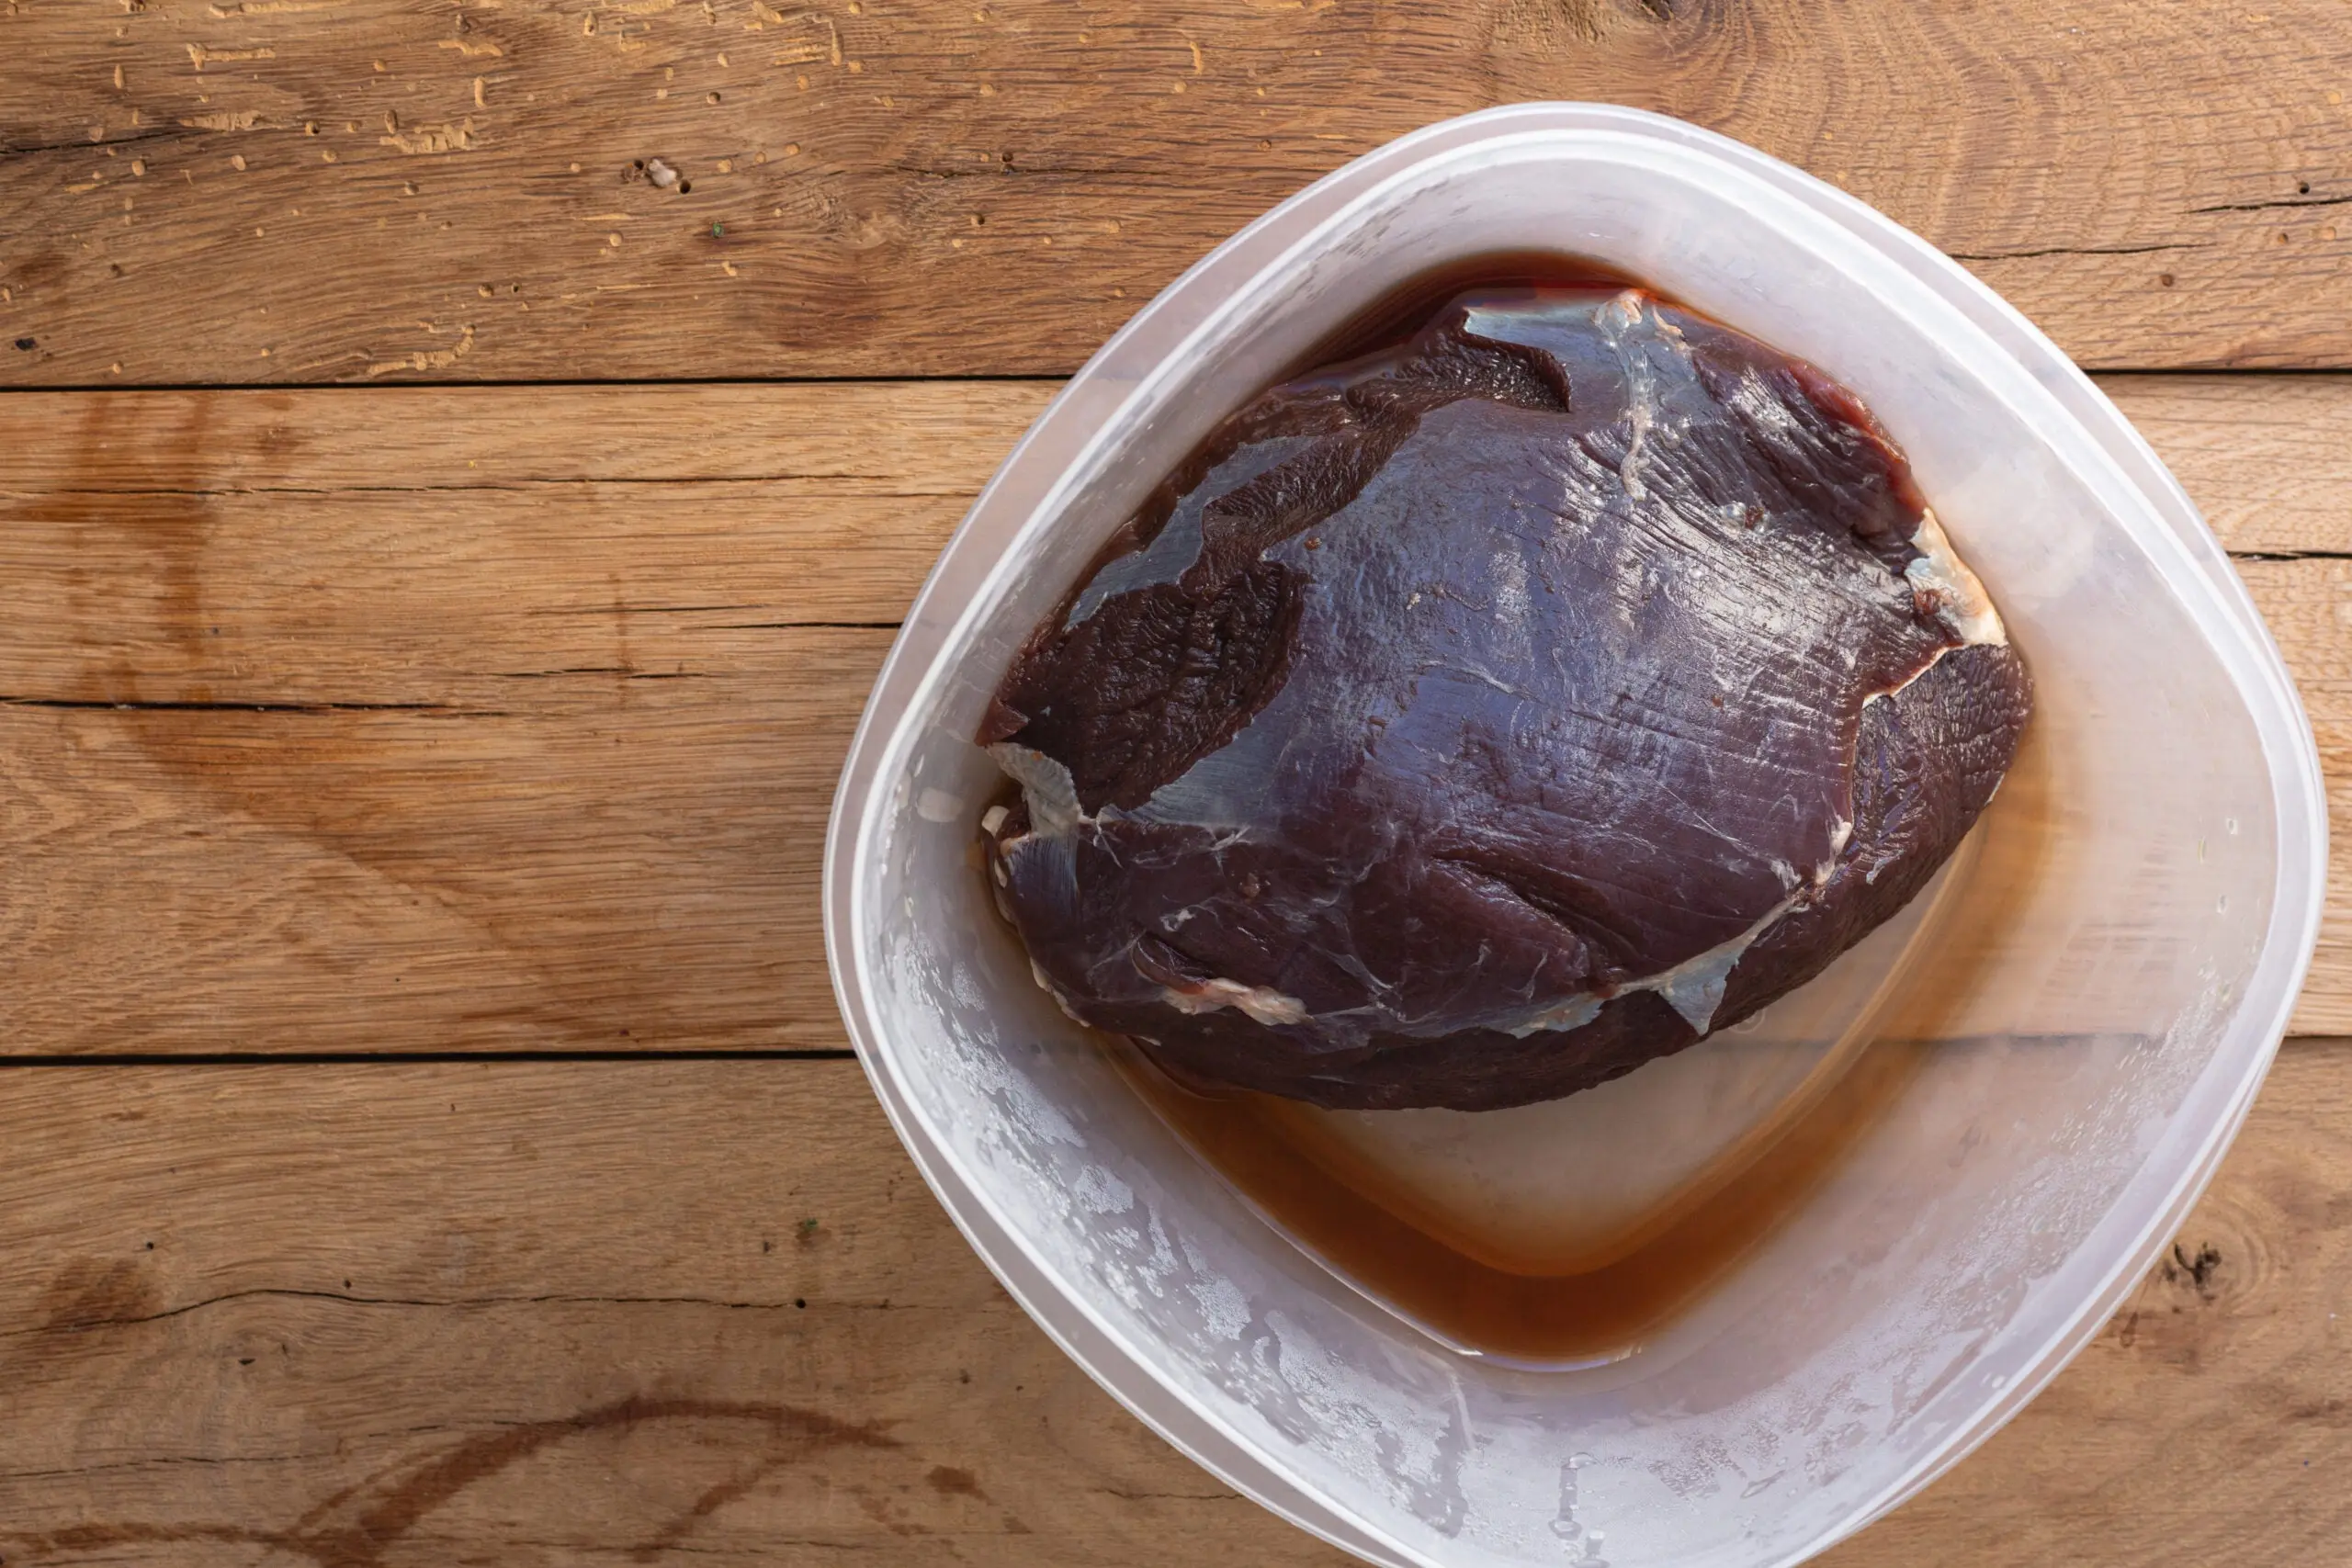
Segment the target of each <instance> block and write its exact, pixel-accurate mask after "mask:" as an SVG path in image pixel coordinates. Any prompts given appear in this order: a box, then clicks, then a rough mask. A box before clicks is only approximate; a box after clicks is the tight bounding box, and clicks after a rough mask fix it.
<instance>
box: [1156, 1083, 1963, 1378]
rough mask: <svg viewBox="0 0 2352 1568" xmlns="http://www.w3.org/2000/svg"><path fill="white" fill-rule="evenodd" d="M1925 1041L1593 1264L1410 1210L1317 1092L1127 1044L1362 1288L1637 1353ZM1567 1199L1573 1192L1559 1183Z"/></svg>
mask: <svg viewBox="0 0 2352 1568" xmlns="http://www.w3.org/2000/svg"><path fill="white" fill-rule="evenodd" d="M1919 1049H1920V1048H1919V1047H1917V1046H1915V1045H1910V1044H1905V1043H1896V1042H1882V1043H1877V1044H1874V1045H1872V1046H1871V1047H1870V1048H1869V1049H1867V1050H1865V1051H1863V1052H1862V1053H1860V1055H1859V1057H1858V1058H1857V1059H1856V1060H1855V1061H1854V1062H1853V1063H1852V1065H1851V1066H1849V1068H1848V1069H1847V1070H1846V1071H1845V1072H1844V1073H1843V1074H1842V1075H1841V1076H1840V1077H1838V1079H1837V1081H1836V1082H1835V1083H1834V1084H1832V1085H1831V1086H1830V1087H1829V1089H1828V1091H1827V1093H1826V1094H1825V1095H1824V1096H1823V1097H1822V1098H1821V1099H1820V1100H1817V1101H1816V1102H1815V1104H1814V1105H1813V1106H1812V1107H1811V1108H1810V1109H1808V1110H1807V1111H1804V1113H1803V1114H1802V1115H1801V1116H1799V1117H1798V1118H1797V1119H1796V1120H1795V1122H1793V1123H1792V1125H1790V1126H1789V1127H1787V1128H1786V1129H1785V1131H1783V1132H1782V1133H1781V1135H1780V1136H1779V1137H1778V1138H1776V1139H1774V1140H1772V1141H1771V1143H1770V1146H1769V1147H1767V1148H1765V1149H1763V1150H1762V1151H1761V1152H1760V1153H1759V1154H1758V1156H1757V1157H1756V1158H1755V1160H1754V1162H1753V1163H1752V1164H1749V1165H1748V1166H1747V1168H1745V1169H1744V1170H1742V1171H1740V1172H1738V1173H1737V1174H1736V1178H1735V1179H1732V1180H1730V1181H1728V1182H1726V1183H1724V1184H1723V1185H1721V1186H1720V1187H1718V1188H1717V1189H1716V1190H1714V1191H1713V1193H1712V1194H1710V1195H1709V1196H1707V1197H1706V1198H1705V1199H1704V1200H1703V1201H1701V1202H1700V1203H1699V1204H1698V1205H1697V1206H1695V1207H1693V1208H1691V1209H1690V1210H1689V1211H1688V1212H1687V1213H1681V1214H1679V1215H1678V1216H1675V1217H1673V1218H1672V1219H1670V1220H1669V1222H1668V1224H1665V1225H1664V1226H1663V1227H1661V1228H1659V1229H1657V1230H1656V1231H1655V1232H1654V1233H1653V1234H1651V1235H1648V1236H1647V1237H1645V1239H1642V1240H1641V1241H1639V1242H1638V1243H1637V1244H1636V1245H1635V1246H1634V1247H1633V1248H1632V1250H1630V1251H1628V1252H1626V1253H1624V1254H1623V1256H1620V1257H1618V1258H1614V1259H1613V1260H1611V1261H1609V1262H1606V1263H1603V1264H1602V1265H1601V1266H1600V1267H1598V1268H1594V1269H1586V1270H1583V1271H1580V1272H1577V1273H1569V1274H1527V1273H1518V1272H1513V1271H1510V1270H1509V1269H1502V1268H1498V1267H1496V1266H1495V1265H1494V1264H1493V1263H1490V1262H1487V1261H1484V1260H1482V1259H1481V1258H1479V1257H1478V1256H1476V1255H1477V1254H1478V1253H1480V1252H1482V1251H1485V1250H1487V1249H1486V1248H1485V1247H1482V1246H1481V1245H1480V1238H1478V1237H1476V1236H1475V1235H1466V1234H1463V1233H1460V1232H1456V1231H1453V1229H1451V1228H1450V1227H1447V1226H1445V1225H1444V1224H1442V1222H1441V1223H1435V1224H1433V1223H1431V1218H1430V1215H1429V1214H1427V1213H1421V1214H1417V1215H1416V1216H1414V1217H1413V1218H1412V1219H1408V1218H1406V1217H1405V1216H1404V1215H1403V1214H1401V1213H1398V1212H1397V1209H1396V1208H1395V1207H1392V1206H1391V1205H1390V1204H1389V1203H1387V1202H1384V1201H1382V1199H1381V1198H1380V1197H1379V1196H1377V1195H1376V1187H1375V1186H1374V1184H1373V1183H1367V1182H1364V1181H1363V1180H1361V1179H1351V1177H1357V1176H1360V1173H1356V1172H1351V1170H1350V1166H1351V1164H1353V1163H1354V1162H1353V1161H1352V1160H1351V1158H1350V1155H1349V1151H1347V1150H1345V1149H1344V1148H1343V1147H1340V1146H1338V1145H1336V1144H1335V1142H1334V1140H1332V1139H1331V1138H1330V1137H1329V1135H1328V1134H1325V1133H1324V1132H1323V1131H1322V1129H1321V1128H1320V1127H1319V1126H1318V1124H1317V1115H1316V1113H1315V1112H1314V1111H1313V1110H1312V1109H1311V1108H1307V1107H1303V1106H1300V1105H1298V1104H1296V1103H1295V1102H1294V1101H1291V1100H1282V1099H1278V1098H1276V1097H1274V1096H1272V1095H1262V1094H1252V1093H1248V1092H1233V1093H1218V1094H1206V1093H1201V1092H1196V1091H1194V1090H1193V1089H1187V1088H1185V1087H1183V1086H1182V1085H1180V1084H1178V1083H1177V1082H1176V1081H1175V1080H1174V1079H1172V1078H1170V1077H1168V1076H1167V1075H1166V1074H1164V1073H1162V1072H1160V1071H1159V1069H1158V1068H1156V1067H1154V1066H1151V1064H1150V1063H1149V1062H1148V1061H1147V1060H1146V1059H1145V1058H1144V1056H1143V1055H1141V1054H1140V1053H1139V1052H1136V1051H1135V1050H1134V1049H1132V1048H1131V1047H1126V1046H1124V1045H1122V1046H1118V1047H1115V1048H1114V1055H1115V1059H1116V1060H1117V1062H1118V1064H1119V1066H1120V1070H1121V1071H1122V1073H1123V1074H1124V1075H1125V1077H1126V1079H1127V1081H1128V1082H1129V1083H1130V1084H1132V1085H1133V1086H1134V1087H1135V1089H1136V1092H1137V1093H1139V1094H1140V1095H1142V1096H1143V1098H1144V1099H1145V1100H1147V1101H1148V1103H1149V1104H1150V1105H1151V1106H1152V1108H1153V1109H1154V1110H1155V1111H1158V1112H1159V1115H1160V1116H1161V1118H1162V1119H1164V1120H1165V1121H1166V1122H1168V1123H1169V1125H1170V1126H1171V1127H1172V1128H1174V1129H1175V1131H1176V1133H1177V1134H1178V1135H1179V1136H1181V1137H1182V1138H1183V1140H1184V1141H1185V1142H1186V1143H1188V1144H1190V1145H1192V1146H1193V1149H1194V1150H1195V1151H1196V1152H1198V1153H1199V1154H1200V1155H1201V1156H1203V1157H1204V1159H1206V1160H1207V1161H1208V1162H1209V1163H1210V1164H1211V1165H1212V1166H1214V1167H1215V1168H1216V1169H1217V1170H1218V1171H1219V1172H1220V1173H1222V1174H1223V1175H1224V1176H1225V1178H1226V1179H1227V1180H1228V1181H1230V1182H1231V1183H1232V1184H1233V1185H1234V1186H1235V1187H1236V1188H1237V1189H1238V1190H1240V1191H1241V1193H1242V1194H1243V1195H1244V1196H1245V1197H1247V1198H1248V1199H1249V1200H1250V1201H1251V1202H1252V1203H1253V1204H1255V1205H1256V1207H1257V1208H1258V1209H1259V1210H1260V1211H1261V1213H1264V1214H1265V1215H1266V1216H1267V1218H1269V1219H1270V1220H1272V1222H1273V1223H1274V1224H1276V1225H1277V1226H1279V1227H1280V1228H1281V1229H1283V1231H1285V1232H1287V1233H1288V1234H1289V1235H1290V1236H1291V1237H1292V1238H1293V1239H1294V1240H1295V1241H1296V1242H1297V1243H1299V1245H1301V1246H1302V1247H1306V1249H1307V1250H1308V1251H1309V1252H1312V1253H1314V1254H1316V1255H1317V1257H1319V1258H1322V1259H1323V1261H1324V1262H1325V1263H1326V1264H1327V1265H1328V1266H1329V1267H1330V1268H1331V1269H1334V1270H1335V1271H1336V1272H1338V1273H1339V1274H1340V1277H1341V1278H1343V1279H1345V1280H1348V1281H1349V1282H1350V1283H1351V1284H1353V1285H1354V1286H1355V1287H1356V1288H1357V1289H1359V1290H1361V1291H1363V1292H1365V1293H1366V1294H1368V1295H1370V1296H1371V1297H1373V1298H1374V1300H1375V1301H1378V1302H1380V1303H1383V1304H1384V1305H1386V1306H1387V1307H1389V1308H1390V1309H1392V1310H1393V1311H1396V1312H1397V1313H1399V1314H1403V1315H1404V1316H1405V1317H1407V1318H1408V1319H1411V1320H1413V1321H1415V1322H1417V1323H1419V1325H1422V1326H1423V1327H1425V1328H1427V1329H1428V1330H1430V1332H1432V1333H1434V1334H1435V1335H1436V1336H1437V1337H1439V1338H1441V1339H1443V1340H1445V1341H1447V1342H1449V1343H1451V1344H1453V1345H1454V1346H1456V1347H1458V1348H1464V1349H1469V1350H1475V1351H1478V1352H1482V1353H1485V1354H1488V1355H1494V1356H1499V1357H1503V1358H1507V1359H1511V1360H1514V1361H1528V1362H1535V1363H1542V1364H1562V1363H1566V1364H1579V1363H1589V1362H1595V1361H1603V1360H1612V1359H1618V1358H1620V1357H1623V1356H1625V1355H1628V1354H1630V1353H1632V1352H1633V1351H1634V1349H1636V1348H1639V1347H1640V1345H1641V1344H1642V1343H1643V1341H1644V1340H1645V1339H1646V1338H1648V1337H1650V1336H1651V1335H1652V1334H1653V1333H1654V1332H1655V1331H1656V1330H1657V1327H1659V1326H1660V1325H1662V1324H1664V1323H1665V1322H1666V1321H1667V1320H1668V1319H1669V1318H1671V1317H1672V1316H1673V1315H1674V1314H1677V1313H1678V1312H1679V1311H1681V1310H1682V1309H1683V1308H1685V1307H1687V1306H1689V1305H1690V1304H1691V1303H1692V1302H1694V1301H1695V1300H1697V1299H1698V1298H1699V1297H1700V1296H1701V1295H1702V1293H1703V1292H1705V1291H1706V1289H1707V1288H1708V1287H1709V1286H1710V1285H1712V1284H1713V1283H1714V1282H1715V1281H1716V1280H1719V1279H1721V1278H1722V1277H1723V1276H1724V1273H1725V1272H1726V1271H1728V1270H1729V1269H1730V1268H1731V1267H1732V1265H1734V1264H1736V1262H1738V1261H1739V1259H1740V1258H1742V1257H1743V1256H1745V1255H1746V1254H1747V1252H1748V1251H1749V1250H1750V1249H1751V1248H1752V1247H1755V1246H1756V1245H1757V1244H1758V1242H1760V1241H1762V1240H1763V1239H1764V1238H1765V1237H1766V1236H1767V1235H1770V1233H1771V1232H1772V1231H1773V1230H1774V1229H1775V1228H1777V1227H1778V1226H1779V1225H1781V1224H1782V1223H1784V1222H1785V1221H1787V1220H1788V1219H1789V1218H1790V1216H1791V1215H1792V1214H1794V1213H1796V1212H1797V1211H1798V1210H1799V1209H1800V1208H1802V1207H1803V1206H1804V1201H1805V1200H1806V1199H1807V1198H1809V1197H1810V1196H1811V1195H1812V1193H1813V1191H1814V1190H1815V1188H1816V1187H1817V1186H1818V1185H1819V1183H1820V1182H1821V1180H1822V1179H1823V1178H1824V1177H1826V1175H1828V1174H1829V1173H1830V1171H1832V1170H1833V1169H1834V1168H1836V1166H1837V1163H1838V1159H1839V1158H1840V1157H1841V1156H1843V1155H1844V1154H1845V1153H1846V1151H1847V1150H1848V1149H1849V1148H1850V1147H1851V1146H1852V1145H1853V1144H1854V1142H1855V1140H1856V1138H1857V1137H1858V1136H1859V1134H1861V1133H1862V1132H1863V1131H1865V1130H1866V1129H1868V1128H1869V1127H1870V1126H1871V1123H1872V1122H1875V1121H1876V1119H1877V1118H1878V1116H1879V1114H1880V1112H1882V1111H1883V1110H1884V1109H1885V1108H1886V1107H1887V1106H1889V1105H1890V1104H1892V1103H1893V1102H1894V1099H1895V1097H1896V1096H1897V1095H1899V1094H1900V1093H1901V1092H1902V1090H1903V1089H1904V1087H1905V1084H1907V1083H1908V1082H1909V1081H1910V1078H1911V1077H1912V1074H1913V1071H1914V1068H1915V1066H1916V1064H1917V1060H1918V1053H1919ZM1563 1201H1573V1199H1572V1197H1569V1196H1566V1195H1564V1198H1563Z"/></svg>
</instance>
